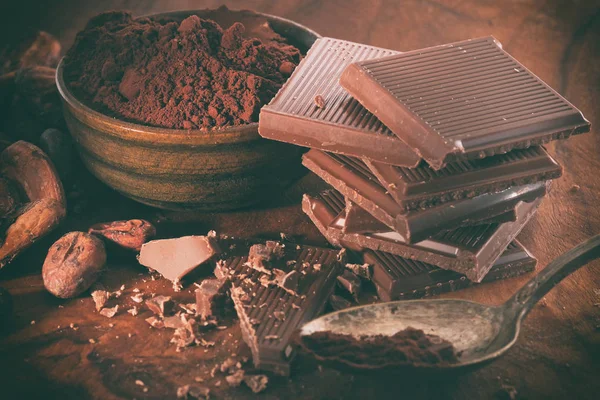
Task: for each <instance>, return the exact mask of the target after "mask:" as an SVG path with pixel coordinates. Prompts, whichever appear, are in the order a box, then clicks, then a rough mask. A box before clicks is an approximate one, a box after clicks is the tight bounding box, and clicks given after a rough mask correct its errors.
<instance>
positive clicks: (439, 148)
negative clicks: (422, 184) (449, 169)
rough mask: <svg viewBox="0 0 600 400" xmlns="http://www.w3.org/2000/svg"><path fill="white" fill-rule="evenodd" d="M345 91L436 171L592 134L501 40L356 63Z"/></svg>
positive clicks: (348, 73) (348, 71)
mask: <svg viewBox="0 0 600 400" xmlns="http://www.w3.org/2000/svg"><path fill="white" fill-rule="evenodd" d="M340 83H341V85H342V86H343V87H344V88H345V89H346V90H348V92H349V93H351V94H352V96H353V97H355V98H356V99H357V100H358V101H360V102H361V104H363V105H364V106H365V107H366V108H367V109H368V110H371V111H372V112H373V113H374V114H375V115H376V116H377V117H378V118H379V119H380V120H381V121H382V122H383V123H384V124H386V125H387V126H388V127H389V128H390V129H391V130H392V131H393V132H394V133H395V134H396V135H398V137H400V138H401V139H402V141H404V142H405V143H406V144H408V145H409V146H411V147H412V148H413V149H415V151H416V152H417V153H418V154H419V155H421V156H422V157H423V158H424V159H425V160H427V162H428V163H429V164H430V165H431V166H432V167H433V168H435V169H440V168H443V167H444V165H445V164H446V163H448V162H452V161H454V160H457V159H460V158H463V157H467V158H482V157H485V156H491V155H494V154H498V153H505V152H507V151H510V150H512V149H516V148H526V147H530V146H532V145H536V144H543V143H546V142H548V141H550V140H555V139H562V138H566V137H568V136H570V135H574V134H579V133H584V132H588V131H589V130H590V123H589V122H588V121H587V120H586V119H585V118H584V117H583V115H582V114H581V112H580V111H579V110H578V109H577V108H575V107H574V106H573V105H572V104H571V103H569V102H568V101H567V100H566V99H565V98H563V97H562V96H561V95H560V94H558V93H557V92H556V91H554V90H553V89H552V88H550V87H549V86H548V85H547V84H545V83H544V82H543V81H542V80H540V79H539V78H538V77H537V76H535V75H534V74H533V73H531V72H530V71H529V70H528V69H527V68H525V67H524V66H523V65H522V64H520V63H519V62H518V61H517V60H515V59H514V58H513V57H511V56H510V55H509V54H508V53H507V52H506V51H504V50H503V49H502V47H501V45H500V44H499V43H498V42H497V41H496V39H494V38H493V37H485V38H480V39H472V40H465V41H462V42H457V43H451V44H446V45H442V46H435V47H430V48H426V49H421V50H415V51H410V52H406V53H402V54H397V55H393V56H388V57H382V58H379V59H376V60H365V61H360V62H356V63H353V64H351V65H350V66H348V68H347V69H346V70H345V71H344V73H343V74H342V76H341V78H340Z"/></svg>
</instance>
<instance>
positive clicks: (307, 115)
mask: <svg viewBox="0 0 600 400" xmlns="http://www.w3.org/2000/svg"><path fill="white" fill-rule="evenodd" d="M392 54H397V52H394V51H391V50H385V49H380V48H377V47H371V46H367V45H364V44H358V43H352V42H347V41H345V40H339V39H332V38H321V39H317V41H316V42H315V43H314V44H313V46H312V47H311V49H310V50H309V51H308V53H307V54H306V57H305V58H304V59H303V60H302V61H301V62H300V64H299V65H298V66H297V67H296V69H295V70H294V73H293V74H292V76H291V77H290V78H289V79H288V80H287V82H286V83H285V84H284V85H283V87H282V88H281V89H280V90H279V93H277V95H276V96H275V97H274V98H273V99H272V100H271V102H270V103H269V104H268V105H266V106H264V107H263V108H262V109H261V112H260V118H259V123H258V132H259V133H260V135H261V136H262V137H264V138H267V139H273V140H279V141H282V142H288V143H293V144H296V145H299V146H305V147H312V148H317V149H322V150H327V151H330V152H335V153H340V154H348V155H354V156H357V157H368V158H370V159H373V160H377V161H380V162H384V163H390V164H394V165H402V166H406V167H415V166H416V165H417V164H418V163H419V161H420V160H421V159H420V157H418V156H417V155H416V153H415V152H414V151H413V150H412V149H410V148H409V147H408V146H407V145H406V144H404V143H403V142H402V141H401V140H399V139H398V138H397V137H396V135H394V134H393V133H392V132H391V131H390V130H389V129H388V128H387V127H386V126H385V125H383V124H382V123H381V122H380V121H379V120H378V119H377V118H375V116H373V114H371V113H370V112H368V111H367V110H366V109H365V108H364V107H363V106H361V105H360V103H359V102H358V101H356V100H355V99H354V98H352V96H350V95H349V94H348V93H347V92H346V91H345V90H344V89H343V88H342V87H341V86H340V85H339V83H338V80H339V77H340V75H341V74H342V71H343V70H344V68H346V66H348V64H350V63H351V62H354V61H361V60H367V59H370V58H377V57H382V56H386V55H392ZM317 100H318V101H317Z"/></svg>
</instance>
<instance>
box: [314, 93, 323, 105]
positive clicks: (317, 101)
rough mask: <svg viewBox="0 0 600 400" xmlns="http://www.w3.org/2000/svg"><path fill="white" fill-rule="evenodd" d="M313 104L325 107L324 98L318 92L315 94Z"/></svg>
mask: <svg viewBox="0 0 600 400" xmlns="http://www.w3.org/2000/svg"><path fill="white" fill-rule="evenodd" d="M315 105H316V106H317V107H319V108H325V99H324V98H323V96H321V95H320V94H318V95H316V96H315Z"/></svg>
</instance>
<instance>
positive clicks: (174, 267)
mask: <svg viewBox="0 0 600 400" xmlns="http://www.w3.org/2000/svg"><path fill="white" fill-rule="evenodd" d="M220 252H221V250H220V249H219V246H218V245H217V242H216V240H215V238H214V237H211V236H184V237H180V238H176V239H162V240H152V241H150V242H148V243H145V244H144V245H143V246H142V249H141V251H140V255H139V257H138V261H139V262H140V264H142V265H144V266H146V267H148V268H150V269H153V270H155V271H158V272H160V274H161V275H162V276H164V277H165V278H167V279H169V280H171V281H173V282H178V281H179V280H180V279H181V278H183V277H184V276H185V275H187V274H188V273H189V272H191V271H192V270H194V269H195V268H196V267H198V266H200V265H202V264H203V263H205V262H206V261H208V260H210V259H211V258H212V257H213V256H214V255H216V254H218V253H220Z"/></svg>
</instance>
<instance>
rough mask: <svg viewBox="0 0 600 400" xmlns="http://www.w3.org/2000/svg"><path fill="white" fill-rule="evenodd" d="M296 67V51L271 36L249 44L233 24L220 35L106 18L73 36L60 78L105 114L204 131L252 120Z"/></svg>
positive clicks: (214, 29)
mask: <svg viewBox="0 0 600 400" xmlns="http://www.w3.org/2000/svg"><path fill="white" fill-rule="evenodd" d="M269 29H270V28H269ZM299 61H300V52H299V50H298V49H297V48H295V47H293V46H291V45H288V44H286V43H285V41H284V40H283V38H281V37H280V36H279V35H277V34H276V33H275V32H272V31H271V35H270V38H269V39H263V40H260V39H256V38H249V37H246V36H245V27H244V25H243V24H241V23H239V22H236V23H234V24H233V25H232V26H231V27H229V28H228V29H226V30H224V29H222V28H221V26H219V25H218V24H217V23H216V22H214V21H211V20H205V19H201V18H199V17H198V16H195V15H193V16H190V17H188V18H186V19H184V20H183V21H175V20H172V19H160V20H159V19H154V18H137V19H134V18H133V17H132V16H131V14H129V13H125V12H109V13H104V14H100V15H98V16H97V17H94V18H92V19H91V20H90V21H89V22H88V24H87V26H86V28H85V29H84V30H83V31H82V32H80V33H79V34H78V36H77V39H76V41H75V44H74V45H73V47H72V48H71V49H70V50H69V52H68V54H67V58H66V62H65V80H66V81H67V84H68V85H69V86H70V88H71V89H72V90H73V91H74V93H75V95H76V96H77V97H78V98H79V99H80V100H83V101H84V102H85V103H86V104H88V105H90V106H92V107H93V108H95V109H97V110H98V111H100V112H102V113H105V114H108V115H110V116H113V117H116V118H119V119H123V120H126V121H130V122H136V123H142V124H146V125H151V126H158V127H165V128H182V129H196V128H199V129H210V128H222V127H227V126H236V125H242V124H246V123H251V122H256V121H258V113H259V110H260V108H261V107H262V105H264V104H265V103H267V102H268V101H269V100H270V99H271V98H272V97H273V96H274V95H275V93H276V92H277V90H278V89H279V88H280V87H281V85H282V84H283V82H285V80H286V78H287V77H288V76H289V75H290V74H291V72H292V71H293V69H294V68H295V66H296V65H297V64H298V62H299Z"/></svg>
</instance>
